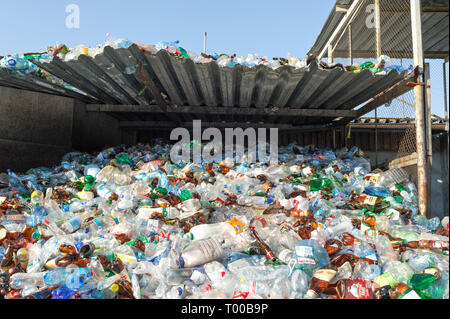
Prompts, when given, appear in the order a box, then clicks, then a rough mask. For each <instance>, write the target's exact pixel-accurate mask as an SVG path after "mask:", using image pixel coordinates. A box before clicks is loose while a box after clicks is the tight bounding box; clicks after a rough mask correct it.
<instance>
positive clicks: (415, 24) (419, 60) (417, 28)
mask: <svg viewBox="0 0 450 319" xmlns="http://www.w3.org/2000/svg"><path fill="white" fill-rule="evenodd" d="M410 2H411V31H412V44H413V45H412V48H413V56H414V65H415V66H418V67H419V68H420V70H421V71H423V66H424V58H423V42H422V16H421V3H420V0H410ZM419 82H420V77H419ZM423 92H424V90H423V86H422V85H416V86H415V87H414V103H415V111H416V144H417V188H418V192H419V210H420V213H421V214H422V215H424V216H427V215H428V211H427V203H428V185H427V160H426V154H427V152H426V147H425V146H426V140H427V139H426V133H427V132H426V130H425V107H424V95H423Z"/></svg>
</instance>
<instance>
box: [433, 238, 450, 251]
mask: <svg viewBox="0 0 450 319" xmlns="http://www.w3.org/2000/svg"><path fill="white" fill-rule="evenodd" d="M448 247H449V246H448V241H442V240H436V241H435V240H433V248H434V249H449V248H448Z"/></svg>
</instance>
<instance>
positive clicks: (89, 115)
mask: <svg viewBox="0 0 450 319" xmlns="http://www.w3.org/2000/svg"><path fill="white" fill-rule="evenodd" d="M74 106H75V107H74V110H73V131H72V146H73V149H75V150H78V151H82V152H99V151H101V150H102V149H104V148H106V147H109V146H117V145H119V144H121V143H123V138H122V131H121V129H120V127H119V121H118V120H116V119H115V118H113V117H111V116H109V115H106V114H104V113H100V112H86V110H85V106H86V105H85V104H84V103H82V102H80V101H78V100H75V102H74Z"/></svg>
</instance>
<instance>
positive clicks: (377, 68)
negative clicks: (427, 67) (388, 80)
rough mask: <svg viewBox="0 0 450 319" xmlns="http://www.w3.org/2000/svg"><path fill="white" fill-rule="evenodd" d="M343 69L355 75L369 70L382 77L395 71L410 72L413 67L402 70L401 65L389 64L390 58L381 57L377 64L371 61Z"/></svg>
mask: <svg viewBox="0 0 450 319" xmlns="http://www.w3.org/2000/svg"><path fill="white" fill-rule="evenodd" d="M345 69H346V70H347V71H349V72H352V73H355V74H359V73H361V72H362V71H364V70H369V71H371V72H372V73H374V74H378V75H382V74H387V73H389V72H390V71H392V70H396V71H398V72H403V71H406V70H409V71H412V70H413V66H412V65H410V66H409V67H408V68H404V67H403V66H401V65H395V64H391V58H390V57H388V56H387V55H382V56H380V57H379V58H378V60H377V63H374V62H372V61H366V62H364V63H362V64H358V63H355V64H353V65H349V66H346V67H345Z"/></svg>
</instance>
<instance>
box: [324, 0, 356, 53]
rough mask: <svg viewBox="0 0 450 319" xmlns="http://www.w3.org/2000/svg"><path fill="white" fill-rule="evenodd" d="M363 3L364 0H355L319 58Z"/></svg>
mask: <svg viewBox="0 0 450 319" xmlns="http://www.w3.org/2000/svg"><path fill="white" fill-rule="evenodd" d="M362 3H363V1H362V0H354V1H353V3H352V5H351V6H350V8H349V9H348V11H347V13H346V14H345V16H344V18H342V20H341V22H340V23H339V25H338V26H337V27H336V29H335V30H334V32H333V34H332V35H331V37H330V38H329V39H328V41H327V43H326V44H325V46H324V47H323V49H322V51H321V52H320V54H319V55H318V58H319V60H320V59H322V57H323V56H324V55H325V52H326V51H327V50H328V47H329V46H330V45H332V43H333V41H334V40H335V38H336V37H337V35H338V34H340V33H341V32H342V30H345V27H346V25H347V23H348V21H349V19H350V18H351V17H352V16H353V14H355V12H356V11H357V9H358V8H359V7H360V5H361V4H362Z"/></svg>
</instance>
